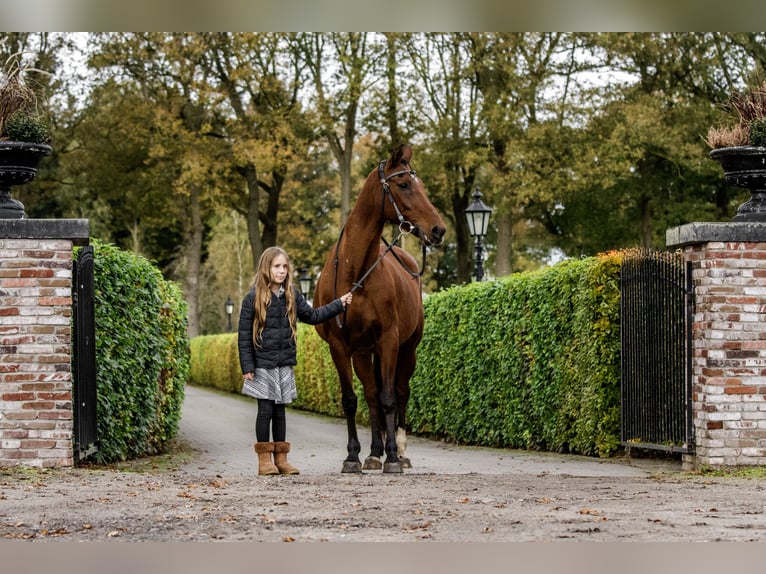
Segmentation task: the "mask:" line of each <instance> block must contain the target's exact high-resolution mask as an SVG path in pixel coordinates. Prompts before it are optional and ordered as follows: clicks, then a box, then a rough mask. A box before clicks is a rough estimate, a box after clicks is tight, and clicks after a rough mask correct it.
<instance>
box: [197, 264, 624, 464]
mask: <svg viewBox="0 0 766 574" xmlns="http://www.w3.org/2000/svg"><path fill="white" fill-rule="evenodd" d="M621 259H622V258H621V254H620V253H618V252H613V253H609V254H604V255H600V256H598V257H592V258H587V259H580V260H569V261H565V262H562V263H560V264H558V265H555V266H553V267H550V268H547V269H544V270H541V271H537V272H530V273H519V274H515V275H511V276H509V277H505V278H502V279H498V280H496V281H488V282H483V283H471V284H469V285H465V286H459V287H453V288H451V289H448V290H446V291H442V292H439V293H436V294H434V295H431V296H429V297H428V298H427V299H426V300H425V302H424V309H425V316H426V325H425V332H424V334H423V341H422V343H421V345H420V347H419V348H418V363H417V368H416V370H415V373H414V375H413V377H412V380H411V391H412V393H411V396H410V403H409V407H408V424H409V426H410V427H411V429H412V430H413V431H414V432H415V433H419V434H425V435H431V436H435V437H440V438H443V439H446V440H449V441H455V442H461V443H466V444H477V445H485V446H496V447H510V448H524V449H539V450H549V451H559V452H573V453H580V454H586V455H598V456H608V455H609V454H611V453H613V452H614V451H615V450H616V449H617V447H618V445H619V430H620V429H619V424H620V409H619V405H620V391H619V389H620V387H619V377H620V371H619V352H620V335H619V332H620V326H619V271H620V264H621ZM191 346H192V376H191V379H190V380H191V382H193V383H196V384H201V385H209V386H214V387H216V388H219V389H223V390H231V391H234V392H239V391H240V388H241V384H242V382H241V374H240V372H239V362H238V358H237V342H236V334H228V335H214V336H205V337H196V338H195V339H194V340H192V342H191ZM295 375H296V384H297V386H298V399H297V401H295V402H294V403H293V406H295V407H297V408H301V409H305V410H310V411H313V412H317V413H322V414H327V415H331V416H343V411H342V408H341V402H340V385H339V383H338V376H337V374H336V372H335V367H334V366H333V363H332V359H331V358H330V352H329V348H328V346H327V344H326V343H325V342H324V341H322V339H321V338H320V337H319V336H318V335H317V333H316V331H315V330H314V328H313V327H311V326H308V325H303V324H299V330H298V366H297V367H296V369H295ZM354 385H355V388H356V391H357V397H358V405H359V408H358V416H357V420H358V422H359V423H360V424H367V423H368V421H369V417H368V413H367V405H366V403H365V401H364V398H363V395H362V392H361V384H360V383H359V381H358V380H357V379H356V378H355V379H354Z"/></svg>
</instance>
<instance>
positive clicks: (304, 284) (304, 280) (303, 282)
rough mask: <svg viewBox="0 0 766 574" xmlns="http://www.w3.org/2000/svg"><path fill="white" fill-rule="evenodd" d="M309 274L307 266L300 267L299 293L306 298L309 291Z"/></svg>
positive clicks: (310, 280)
mask: <svg viewBox="0 0 766 574" xmlns="http://www.w3.org/2000/svg"><path fill="white" fill-rule="evenodd" d="M311 282H312V279H311V275H309V270H308V269H307V268H305V267H304V268H303V269H301V274H300V277H298V285H299V287H300V290H301V293H302V294H303V296H304V297H306V298H307V299H308V296H309V293H311Z"/></svg>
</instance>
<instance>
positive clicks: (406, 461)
mask: <svg viewBox="0 0 766 574" xmlns="http://www.w3.org/2000/svg"><path fill="white" fill-rule="evenodd" d="M399 462H401V463H402V468H412V463H411V462H410V459H409V458H407V457H406V456H400V457H399Z"/></svg>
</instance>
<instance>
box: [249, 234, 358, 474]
mask: <svg viewBox="0 0 766 574" xmlns="http://www.w3.org/2000/svg"><path fill="white" fill-rule="evenodd" d="M292 274H293V273H292V267H291V265H290V259H289V257H288V256H287V253H286V252H285V250H284V249H282V248H281V247H269V248H267V249H266V250H265V251H264V252H263V254H262V255H261V258H260V260H259V261H258V270H257V271H256V273H255V279H254V280H253V285H252V286H251V287H250V290H249V291H248V293H247V295H245V298H244V300H243V301H242V308H241V310H240V314H239V335H238V346H239V364H240V367H241V368H242V374H243V377H244V384H243V387H242V392H243V393H244V394H245V395H248V396H251V397H254V398H256V399H258V415H257V417H256V419H255V438H256V441H257V442H256V443H255V444H254V445H253V446H254V448H255V452H256V453H257V454H258V474H298V473H299V471H298V469H297V468H295V467H294V466H292V465H291V464H290V463H288V462H287V453H288V452H290V443H288V442H285V435H286V419H285V405H286V404H288V403H290V402H292V401H293V400H294V399H295V398H296V397H297V396H298V395H297V392H296V388H295V374H294V372H293V366H294V365H295V364H296V359H295V324H296V319H300V320H301V321H303V322H304V323H309V324H311V325H316V324H317V323H322V322H323V321H327V320H328V319H332V318H333V317H335V316H336V315H338V314H339V313H340V312H341V311H343V309H344V308H345V306H346V305H349V304H350V303H351V299H352V295H351V293H350V292H349V293H346V294H345V295H343V296H342V297H340V298H339V299H336V300H335V301H332V302H331V303H328V304H327V305H325V306H324V307H320V308H318V309H313V308H312V307H311V306H310V305H309V304H308V302H307V301H306V299H305V298H304V297H303V295H302V294H301V293H300V291H298V290H297V289H296V288H295V287H294V286H293V282H292ZM269 430H271V434H272V435H273V442H272V441H270V440H269ZM272 453H273V455H274V462H273V463H272V461H271V455H272Z"/></svg>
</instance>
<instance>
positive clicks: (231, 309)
mask: <svg viewBox="0 0 766 574" xmlns="http://www.w3.org/2000/svg"><path fill="white" fill-rule="evenodd" d="M223 308H224V309H225V310H226V316H227V317H228V318H229V333H231V314H232V313H234V301H232V300H231V297H226V303H224V306H223Z"/></svg>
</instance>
